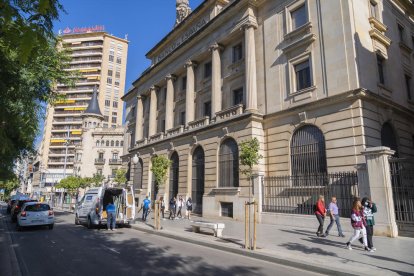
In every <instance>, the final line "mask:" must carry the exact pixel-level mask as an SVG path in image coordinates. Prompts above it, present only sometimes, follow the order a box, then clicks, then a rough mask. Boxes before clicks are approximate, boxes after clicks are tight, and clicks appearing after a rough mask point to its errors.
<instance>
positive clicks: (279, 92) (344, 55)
mask: <svg viewBox="0 0 414 276" xmlns="http://www.w3.org/2000/svg"><path fill="white" fill-rule="evenodd" d="M413 16H414V9H413V7H412V5H411V4H409V3H408V1H400V0H394V1H391V0H358V1H352V0H351V1H341V0H333V1H320V0H316V1H310V0H289V1H283V0H277V1H274V0H272V1H270V0H234V1H228V0H206V1H204V2H203V3H202V4H201V5H200V6H199V7H197V8H196V9H195V10H194V11H193V12H192V13H190V14H189V15H188V16H187V17H186V18H185V19H184V20H182V21H181V22H180V23H179V24H177V25H176V26H175V28H174V29H173V30H172V31H171V32H170V33H168V34H167V35H166V36H165V37H164V38H163V39H162V40H161V41H160V42H159V43H158V44H157V45H155V46H154V47H153V48H152V49H151V50H150V51H149V52H148V53H147V58H148V59H150V60H152V65H151V66H150V67H149V68H148V69H147V70H146V71H144V72H143V74H142V75H141V76H140V77H139V78H138V79H137V80H136V81H135V82H134V83H133V88H131V89H130V90H129V91H128V92H127V94H126V95H125V96H123V100H124V101H125V102H126V124H127V125H126V128H127V129H126V131H127V134H128V135H127V136H126V138H125V145H126V151H125V155H124V157H123V158H124V160H125V161H126V162H129V160H131V158H132V157H133V156H134V155H135V154H137V156H138V157H139V162H138V164H136V165H135V164H132V162H130V168H131V172H132V173H131V181H132V183H133V185H134V187H135V191H136V195H137V197H144V196H145V195H148V194H150V195H151V196H152V197H154V195H155V194H156V195H157V197H159V196H164V197H165V198H170V197H171V196H175V195H182V196H184V197H189V196H191V197H192V198H193V201H194V203H195V204H194V206H195V212H196V213H199V214H201V215H203V216H207V217H218V216H231V217H233V218H234V219H242V218H243V212H244V209H243V208H244V202H245V201H248V200H249V194H250V189H251V187H249V186H250V185H249V182H248V181H247V180H246V179H245V177H244V176H243V175H242V174H241V173H240V166H239V151H240V148H239V145H240V142H242V141H244V140H247V139H250V138H252V137H256V138H257V139H258V140H259V142H260V154H261V155H263V157H264V158H263V159H261V161H260V164H259V165H257V166H256V167H255V168H254V170H255V172H256V173H257V174H258V175H261V176H278V175H307V174H312V173H320V174H323V173H331V172H337V171H355V170H356V166H357V165H358V164H360V163H363V162H365V158H364V156H363V155H361V152H362V151H364V150H365V149H366V148H369V147H376V146H388V147H391V148H392V149H393V150H395V151H396V152H397V153H396V154H397V155H398V156H400V157H414V91H413V82H412V73H413V62H414V61H413V55H412V49H413V48H414V45H413V43H414V40H413V32H414V25H413V21H412V18H413ZM154 155H165V156H167V157H168V158H169V159H170V160H171V161H172V165H171V168H170V172H169V174H168V178H167V181H166V183H165V184H164V185H161V186H160V189H159V190H158V191H157V190H156V188H155V185H154V180H153V176H152V173H151V157H152V156H154ZM256 186H257V185H256ZM256 186H255V187H256ZM254 196H255V198H256V199H257V200H260V191H259V190H258V189H256V191H255V193H254ZM259 210H260V209H259Z"/></svg>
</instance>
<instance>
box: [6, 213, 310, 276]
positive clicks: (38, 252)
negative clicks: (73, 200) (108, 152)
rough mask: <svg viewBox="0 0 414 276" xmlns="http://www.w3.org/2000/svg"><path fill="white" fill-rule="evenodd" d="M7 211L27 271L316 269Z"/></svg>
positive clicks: (62, 217)
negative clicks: (42, 221) (25, 220)
mask: <svg viewBox="0 0 414 276" xmlns="http://www.w3.org/2000/svg"><path fill="white" fill-rule="evenodd" d="M1 212H2V214H3V218H2V220H3V221H2V222H1V223H3V225H4V227H5V229H6V230H8V231H5V232H8V233H9V234H10V236H11V240H12V248H14V250H15V253H16V257H17V262H18V264H19V267H20V270H21V273H22V275H24V276H26V275H60V276H61V275H92V276H97V275H116V276H119V275H316V274H314V273H310V272H307V271H303V270H299V269H296V268H292V267H286V266H283V265H278V264H274V263H270V262H266V261H260V260H257V259H252V258H249V257H244V256H240V255H236V254H232V253H228V252H222V251H219V250H216V249H211V248H207V247H203V246H198V245H194V244H190V243H187V242H182V241H177V240H174V239H169V238H164V237H160V236H157V235H153V234H148V233H144V232H140V231H137V230H134V229H130V228H122V229H117V231H107V230H103V229H102V230H97V229H93V230H88V229H86V228H85V227H83V226H76V225H74V223H73V221H74V217H73V215H72V214H67V213H56V223H55V228H54V229H53V230H48V229H47V228H46V227H44V228H39V227H36V228H31V229H25V230H24V231H22V232H16V231H15V229H14V227H15V225H14V224H12V223H11V222H10V220H9V217H8V216H7V217H4V213H5V210H4V208H3V210H1ZM4 234H5V233H3V235H4ZM0 245H1V246H5V243H1V244H0ZM3 249H4V248H3ZM1 265H2V264H1V263H0V267H1ZM0 274H1V275H3V274H2V273H0Z"/></svg>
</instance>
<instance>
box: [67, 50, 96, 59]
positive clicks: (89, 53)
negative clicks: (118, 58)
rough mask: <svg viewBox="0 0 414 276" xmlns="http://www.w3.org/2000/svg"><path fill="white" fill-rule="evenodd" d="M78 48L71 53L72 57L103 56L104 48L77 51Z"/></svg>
mask: <svg viewBox="0 0 414 276" xmlns="http://www.w3.org/2000/svg"><path fill="white" fill-rule="evenodd" d="M73 50H74V49H73ZM76 50H78V49H76ZM76 50H74V51H73V52H72V53H71V55H70V56H71V57H86V56H102V50H100V49H96V50H86V51H76ZM79 50H80V49H79Z"/></svg>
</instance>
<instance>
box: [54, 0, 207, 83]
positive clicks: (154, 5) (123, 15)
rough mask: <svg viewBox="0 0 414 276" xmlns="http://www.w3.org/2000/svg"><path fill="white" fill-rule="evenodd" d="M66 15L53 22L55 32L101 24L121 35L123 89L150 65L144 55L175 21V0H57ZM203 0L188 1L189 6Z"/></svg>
mask: <svg viewBox="0 0 414 276" xmlns="http://www.w3.org/2000/svg"><path fill="white" fill-rule="evenodd" d="M60 2H61V3H62V5H63V6H64V8H65V10H66V14H63V13H62V15H61V17H60V21H57V22H55V26H54V29H55V32H56V33H57V32H58V30H59V29H62V30H63V29H65V28H66V27H71V28H73V27H88V26H95V25H104V26H105V31H106V32H108V33H110V34H113V35H114V36H117V37H121V38H125V35H126V34H127V35H128V40H129V41H130V42H129V46H128V61H127V75H126V82H125V89H126V90H128V88H129V87H130V86H131V85H132V82H133V81H134V80H136V79H137V78H138V77H139V75H140V74H141V73H142V72H143V71H144V70H145V69H146V68H147V67H148V66H149V65H150V61H149V60H148V59H147V58H146V57H145V54H146V53H147V52H148V51H149V50H150V49H151V48H152V47H153V46H155V44H157V43H158V42H159V41H160V40H161V39H162V38H163V37H164V36H165V35H166V34H168V33H169V32H170V31H171V30H172V29H173V26H174V23H175V18H176V15H175V3H176V1H175V0H115V1H114V0H61V1H60ZM202 2H203V0H190V6H191V9H192V10H194V9H195V8H197V7H198V6H199V5H200V4H201V3H202Z"/></svg>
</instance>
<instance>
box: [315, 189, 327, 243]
mask: <svg viewBox="0 0 414 276" xmlns="http://www.w3.org/2000/svg"><path fill="white" fill-rule="evenodd" d="M315 215H316V218H317V219H318V222H319V227H318V231H316V235H317V236H318V237H325V235H324V234H323V222H324V220H325V216H326V208H325V199H324V198H323V195H320V196H319V199H318V201H317V202H316V206H315Z"/></svg>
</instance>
